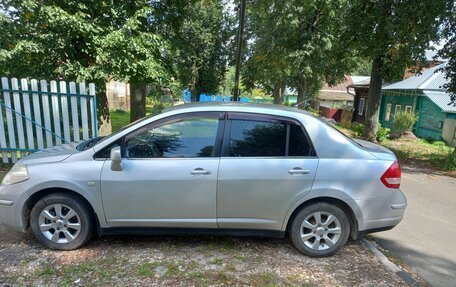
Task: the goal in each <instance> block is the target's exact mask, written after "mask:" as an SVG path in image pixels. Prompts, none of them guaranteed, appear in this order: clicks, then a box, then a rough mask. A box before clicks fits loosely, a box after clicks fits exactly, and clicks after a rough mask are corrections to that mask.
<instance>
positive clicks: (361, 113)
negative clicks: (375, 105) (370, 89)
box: [358, 98, 366, 116]
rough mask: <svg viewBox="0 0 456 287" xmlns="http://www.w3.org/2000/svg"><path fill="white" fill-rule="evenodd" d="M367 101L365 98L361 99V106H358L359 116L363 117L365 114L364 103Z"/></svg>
mask: <svg viewBox="0 0 456 287" xmlns="http://www.w3.org/2000/svg"><path fill="white" fill-rule="evenodd" d="M365 100H366V99H364V98H361V99H359V105H358V115H360V116H362V115H363V112H364V101H365Z"/></svg>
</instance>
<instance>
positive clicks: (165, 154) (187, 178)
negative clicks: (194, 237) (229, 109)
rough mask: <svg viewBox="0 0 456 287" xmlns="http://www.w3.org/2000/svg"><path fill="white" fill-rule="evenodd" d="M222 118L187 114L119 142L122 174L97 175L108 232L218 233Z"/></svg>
mask: <svg viewBox="0 0 456 287" xmlns="http://www.w3.org/2000/svg"><path fill="white" fill-rule="evenodd" d="M223 116H224V115H223V114H221V113H204V114H202V113H197V114H195V113H189V114H185V115H183V116H182V115H180V116H176V117H171V118H167V119H165V120H161V121H160V122H158V123H154V124H152V125H150V126H148V127H145V128H141V129H139V130H137V131H135V132H133V133H131V134H130V135H127V136H126V137H125V139H124V140H123V141H122V144H121V145H122V170H121V171H114V170H111V162H110V160H109V159H108V160H107V161H106V162H105V164H104V166H103V170H102V174H101V189H102V196H103V206H104V210H105V216H106V219H107V221H108V224H109V225H110V226H117V227H119V226H124V227H126V226H128V227H196V228H216V227H217V223H216V191H217V176H218V165H219V159H220V158H219V153H220V147H219V146H220V144H219V141H220V140H221V136H222V135H221V134H219V133H222V130H223V126H224V120H223Z"/></svg>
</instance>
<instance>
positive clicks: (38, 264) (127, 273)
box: [0, 226, 406, 286]
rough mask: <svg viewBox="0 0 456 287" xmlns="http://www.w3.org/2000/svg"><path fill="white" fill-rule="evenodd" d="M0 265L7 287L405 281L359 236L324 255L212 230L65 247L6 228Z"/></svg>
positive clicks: (1, 240) (115, 238)
mask: <svg viewBox="0 0 456 287" xmlns="http://www.w3.org/2000/svg"><path fill="white" fill-rule="evenodd" d="M2 234H3V235H2ZM0 270H3V271H2V272H1V273H0V286H2V285H21V286H22V285H36V286H42V285H46V286H48V285H51V286H54V285H64V286H88V285H89V286H97V285H99V286H101V285H102V286H113V285H116V286H118V285H128V286H144V285H150V286H153V285H156V286H171V285H172V286H176V285H182V286H189V285H252V286H274V285H281V286H294V285H299V286H406V285H405V284H404V283H403V282H402V281H401V280H400V279H399V278H398V277H397V276H396V275H395V274H393V273H391V272H390V271H388V270H387V269H385V267H384V266H383V265H382V264H381V263H380V262H379V261H378V260H377V259H376V258H375V257H374V256H373V255H372V254H371V253H370V252H369V251H368V250H367V249H366V248H365V247H364V246H362V245H361V244H360V243H359V242H358V241H352V242H349V244H348V245H347V246H346V247H344V248H343V249H342V250H341V251H340V252H339V253H338V254H336V255H335V256H333V257H330V258H324V259H313V258H309V257H306V256H303V255H301V254H300V253H298V252H297V251H296V250H295V249H294V248H293V247H292V246H291V244H290V243H289V242H288V240H287V239H262V238H235V237H209V236H198V237H193V236H153V237H152V236H109V237H103V238H100V239H93V240H91V241H90V242H89V244H88V245H87V246H85V247H84V248H81V249H79V250H75V251H66V252H63V251H53V250H48V249H46V248H44V247H42V246H41V245H39V244H38V243H37V242H36V241H35V240H34V239H33V237H32V236H31V235H30V234H27V235H25V236H23V235H16V234H14V232H12V231H11V230H9V229H6V228H5V227H4V226H0Z"/></svg>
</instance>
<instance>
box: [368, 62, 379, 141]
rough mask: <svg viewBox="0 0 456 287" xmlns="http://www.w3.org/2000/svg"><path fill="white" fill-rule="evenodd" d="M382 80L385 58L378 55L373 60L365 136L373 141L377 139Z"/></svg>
mask: <svg viewBox="0 0 456 287" xmlns="http://www.w3.org/2000/svg"><path fill="white" fill-rule="evenodd" d="M382 80H383V59H382V58H381V57H377V58H375V59H373V60H372V71H371V79H370V85H369V97H368V99H367V113H366V119H365V122H364V138H365V139H366V140H369V141H373V142H376V141H377V130H378V118H379V113H380V101H381V97H382V94H381V93H382Z"/></svg>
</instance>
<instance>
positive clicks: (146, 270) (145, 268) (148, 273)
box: [137, 261, 179, 278]
mask: <svg viewBox="0 0 456 287" xmlns="http://www.w3.org/2000/svg"><path fill="white" fill-rule="evenodd" d="M160 267H162V268H166V271H165V273H164V274H158V270H157V269H158V268H160ZM137 272H138V275H139V276H141V277H149V278H151V277H155V276H156V275H160V277H173V276H176V275H178V274H179V268H178V265H177V264H176V263H174V262H171V261H156V262H144V263H142V264H140V265H139V266H138V271H137Z"/></svg>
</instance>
